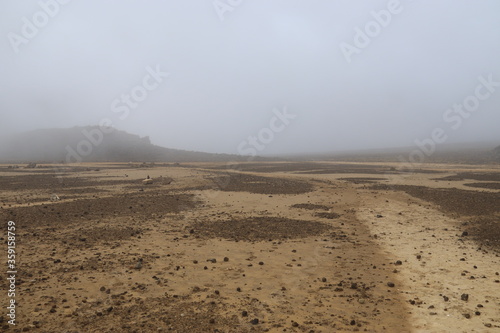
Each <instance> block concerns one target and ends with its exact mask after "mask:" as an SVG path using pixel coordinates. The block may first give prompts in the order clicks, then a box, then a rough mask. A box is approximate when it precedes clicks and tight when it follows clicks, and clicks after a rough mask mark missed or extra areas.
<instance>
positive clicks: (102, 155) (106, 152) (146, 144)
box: [0, 126, 244, 163]
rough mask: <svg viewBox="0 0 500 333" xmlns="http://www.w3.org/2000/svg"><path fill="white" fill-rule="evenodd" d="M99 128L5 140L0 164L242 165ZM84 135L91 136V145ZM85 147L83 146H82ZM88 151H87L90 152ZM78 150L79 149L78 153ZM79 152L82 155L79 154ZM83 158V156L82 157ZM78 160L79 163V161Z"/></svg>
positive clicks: (229, 157) (43, 132)
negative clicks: (147, 163) (126, 163)
mask: <svg viewBox="0 0 500 333" xmlns="http://www.w3.org/2000/svg"><path fill="white" fill-rule="evenodd" d="M97 131H99V132H100V133H102V131H100V130H99V127H98V126H86V127H73V128H57V129H39V130H34V131H30V132H26V133H21V134H17V135H13V136H10V137H8V138H4V139H2V140H1V142H0V161H2V162H18V163H19V162H61V161H64V162H68V161H70V162H79V161H83V162H140V161H147V162H212V161H230V160H231V161H234V160H236V161H238V160H239V161H241V160H243V159H244V158H243V157H241V156H237V155H229V154H210V153H202V152H193V151H186V150H179V149H169V148H164V147H160V146H156V145H153V144H151V142H150V140H149V137H140V136H138V135H134V134H130V133H127V132H125V131H120V130H116V129H114V130H112V131H111V133H107V134H103V137H102V140H101V141H102V142H99V141H100V140H99V139H100V137H99V135H97V134H96V133H97ZM84 133H94V137H93V143H92V142H91V140H90V139H89V136H85V135H84ZM85 141H86V143H82V142H85ZM89 147H90V149H89ZM79 148H80V149H79ZM78 152H80V153H82V152H83V153H82V154H79V153H78ZM85 155H86V156H85ZM78 159H80V160H78Z"/></svg>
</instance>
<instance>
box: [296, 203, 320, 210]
mask: <svg viewBox="0 0 500 333" xmlns="http://www.w3.org/2000/svg"><path fill="white" fill-rule="evenodd" d="M290 207H292V208H300V209H307V210H317V209H320V210H321V209H323V210H328V209H330V207H328V206H325V205H315V204H310V203H300V204H295V205H291V206H290Z"/></svg>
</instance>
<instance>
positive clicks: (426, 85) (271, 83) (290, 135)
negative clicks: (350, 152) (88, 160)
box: [0, 0, 500, 155]
mask: <svg viewBox="0 0 500 333" xmlns="http://www.w3.org/2000/svg"><path fill="white" fill-rule="evenodd" d="M394 1H395V0H393V1H378V0H377V1H375V0H371V1H361V0H359V1H353V0H345V1H338V0H314V1H313V0H308V1H299V0H251V1H250V0H242V1H238V0H220V1H213V0H203V1H202V0H175V1H174V0H165V1H159V0H158V1H152V0H151V1H138V0H137V1H131V0H129V1H125V0H120V1H118V0H115V1H97V0H73V1H67V0H66V1H62V0H61V1H60V2H57V1H56V0H41V1H27V0H25V1H15V0H0V8H1V10H0V36H1V38H0V66H1V71H0V131H1V133H2V134H9V133H12V132H19V131H27V130H31V129H36V128H57V127H73V126H85V125H97V124H99V122H101V121H102V120H103V119H108V120H110V121H111V122H112V124H113V126H114V127H115V128H117V129H120V130H126V131H129V132H131V133H134V134H139V135H141V136H145V135H149V136H150V138H151V141H152V143H154V144H158V145H162V146H165V147H169V148H178V149H187V150H197V151H206V152H217V153H238V152H240V153H241V152H242V151H244V150H247V151H248V149H249V148H250V147H252V146H251V144H250V140H249V137H251V136H253V137H255V138H257V140H259V141H258V142H257V144H258V145H259V147H261V148H262V147H264V148H262V149H261V150H259V152H258V153H259V154H264V155H265V154H281V153H294V152H296V153H298V152H322V151H336V150H345V149H364V148H383V147H397V146H412V145H414V142H415V140H424V139H426V138H430V137H431V135H432V134H431V133H432V131H433V130H434V129H436V128H441V129H442V130H443V131H444V133H445V135H446V136H447V142H460V141H481V140H498V141H499V143H500V131H499V124H500V85H498V86H495V85H494V84H493V87H492V86H491V85H490V86H489V87H479V88H477V87H478V85H480V84H481V82H482V81H481V80H480V79H479V78H480V77H482V78H483V81H484V80H488V77H490V78H492V81H494V82H500V2H499V1H497V0H491V1H473V0H470V1H458V0H455V1H451V0H447V1H445V0H441V1H439V0H438V1H435V0H428V1H410V0H401V1H399V5H398V4H397V3H398V1H395V2H394ZM54 4H56V5H54ZM43 8H45V9H43ZM47 8H49V9H47ZM390 9H392V11H393V13H391V11H390ZM46 12H49V14H51V15H52V16H51V15H49V14H47V13H46ZM374 13H375V14H374ZM384 13H385V14H386V13H389V14H390V18H388V17H387V16H384ZM44 15H45V16H44ZM375 17H378V19H379V20H380V21H377V20H376V18H375ZM44 18H48V20H47V21H46V22H45V21H44ZM34 20H39V21H38V25H39V26H40V27H39V28H37V27H36V25H35V29H36V30H37V31H36V33H34V32H33V30H32V29H31V30H30V29H29V27H28V28H27V27H26V24H28V25H30V24H34V23H33V22H34ZM384 20H385V21H384ZM26 22H28V23H26ZM380 22H382V23H380ZM35 23H36V22H35ZM384 25H385V26H384ZM366 27H368V28H371V29H374V30H371V31H369V33H370V34H372V37H370V36H368V35H366V36H364V37H365V38H363V37H360V36H359V30H357V29H358V28H359V29H360V30H361V31H362V33H363V34H366V30H365V28H366ZM377 27H378V28H377ZM377 29H378V30H377ZM30 32H31V33H32V34H33V35H34V36H31V35H30V34H29V33H30ZM356 38H357V39H356ZM366 39H368V42H367V41H366ZM356 41H357V42H358V44H357V45H358V46H359V45H362V47H356ZM360 41H361V42H363V43H365V44H367V45H364V44H363V43H360ZM346 45H350V46H346ZM346 47H347V48H348V49H349V50H351V51H352V50H353V49H354V48H356V49H357V52H356V53H351V54H350V56H346V54H345V52H346V51H345V50H346ZM343 50H344V51H343ZM16 51H17V52H16ZM152 71H153V72H154V71H159V72H161V73H160V74H158V73H157V74H156V76H157V79H156V80H155V78H154V75H151V72H152ZM166 73H168V75H167V74H166ZM148 75H149V76H148ZM137 87H139V88H137ZM141 87H142V88H141ZM134 88H136V93H140V92H144V91H146V93H147V96H145V98H144V100H141V101H140V102H137V103H136V104H137V105H135V104H128V105H127V104H126V102H124V101H122V99H121V98H122V97H123V95H127V94H128V95H130V94H131V92H132V90H133V89H134ZM146 88H147V89H146ZM141 89H142V90H141ZM478 89H479V90H478ZM488 89H490V90H492V91H489V90H488ZM495 89H496V90H495ZM478 91H479V94H480V97H481V98H476V101H479V104H478V105H477V107H476V108H475V109H474V111H473V112H465V113H462V114H460V113H458V112H457V111H453V109H452V108H453V105H454V104H461V103H463V102H464V100H466V99H467V98H468V97H471V96H475V94H477V93H478ZM137 96H139V95H137ZM141 98H142V96H141ZM468 101H469V102H471V101H472V102H474V97H471V98H469V99H468ZM472 102H471V103H472ZM129 103H134V101H133V100H132V101H131V102H129ZM130 105H134V107H131V106H130ZM285 109H286V112H287V113H288V114H289V115H290V118H287V119H285V121H282V120H280V119H277V120H276V119H274V120H273V118H275V117H276V113H277V112H283V110H285ZM447 110H449V111H447ZM292 116H293V119H292ZM262 131H264V132H262ZM270 131H271V132H272V138H271V137H270V136H269V135H270V134H269V133H270ZM259 133H260V134H261V135H262V136H263V138H265V142H262V141H260V139H259ZM266 135H267V136H266Z"/></svg>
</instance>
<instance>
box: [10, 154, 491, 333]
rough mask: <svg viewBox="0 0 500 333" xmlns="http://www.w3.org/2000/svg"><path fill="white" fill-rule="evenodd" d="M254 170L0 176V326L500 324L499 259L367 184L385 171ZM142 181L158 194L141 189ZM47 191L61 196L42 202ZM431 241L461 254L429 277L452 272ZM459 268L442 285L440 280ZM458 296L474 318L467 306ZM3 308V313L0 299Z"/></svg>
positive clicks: (421, 205) (479, 327)
mask: <svg viewBox="0 0 500 333" xmlns="http://www.w3.org/2000/svg"><path fill="white" fill-rule="evenodd" d="M264 166H265V167H266V168H265V169H266V170H260V169H259V170H257V169H255V170H252V164H250V163H249V164H247V165H246V167H247V168H248V170H245V171H244V172H241V171H238V170H227V171H221V170H220V168H219V166H218V165H206V164H199V165H190V166H178V167H173V166H167V165H165V166H154V167H148V168H137V167H134V168H132V167H130V165H126V164H123V165H114V164H113V165H112V164H99V165H94V166H90V165H89V168H82V167H73V168H71V167H69V168H67V169H66V170H65V171H64V172H63V173H61V172H60V171H58V173H57V174H55V173H54V172H50V170H51V169H50V168H49V167H47V168H45V169H43V168H42V169H35V170H24V169H11V170H10V169H7V168H0V186H1V188H2V192H1V194H0V205H1V207H2V208H1V209H0V218H1V220H2V223H3V224H4V225H5V224H6V222H7V221H9V220H13V221H15V222H16V227H17V242H18V248H17V250H18V258H17V260H18V277H17V279H18V280H17V281H18V286H17V288H18V294H17V302H18V308H17V314H18V317H17V325H16V326H15V327H9V325H8V324H7V323H6V316H5V315H2V322H1V323H0V325H2V326H1V328H2V329H6V330H7V329H8V330H10V331H33V332H350V331H367V332H383V331H388V332H412V331H422V332H426V331H429V332H436V331H447V329H449V331H450V332H452V331H453V332H458V331H463V332H471V331H478V332H479V331H484V330H487V329H489V328H491V329H495V328H496V327H498V326H499V324H500V323H499V319H498V318H499V312H498V307H499V295H498V292H497V291H496V290H495V287H497V289H498V286H500V285H499V284H496V285H495V282H494V280H495V277H494V273H495V270H496V271H497V273H498V271H500V269H499V264H498V262H499V261H498V257H497V256H495V254H494V253H495V250H494V249H492V250H486V249H485V248H483V249H481V251H478V250H477V247H478V245H477V244H478V243H476V241H474V240H469V239H467V238H466V239H463V238H464V237H461V238H460V237H458V236H457V235H456V234H457V233H460V232H462V229H463V230H469V229H467V228H468V227H469V226H468V225H463V224H459V223H458V221H457V220H453V218H452V217H449V216H443V213H442V212H441V211H440V207H434V206H432V204H429V203H427V202H425V201H419V200H421V199H422V198H418V199H417V198H415V197H412V196H410V195H411V193H409V194H407V193H404V192H401V189H400V188H397V187H394V186H393V187H390V188H386V187H383V188H380V189H376V188H374V187H372V186H373V184H372V183H377V182H382V183H384V182H385V180H384V179H389V178H390V177H386V175H384V172H385V171H384V170H385V169H388V168H386V167H385V166H374V165H365V166H364V167H363V168H362V169H359V170H358V171H356V170H357V169H356V168H357V166H356V165H351V166H349V165H345V164H342V166H341V168H335V167H334V165H330V164H325V165H321V166H317V165H314V164H312V165H310V164H297V165H294V164H286V165H284V164H279V163H276V164H273V163H269V164H266V165H264ZM284 166H285V168H283V167H284ZM358 166H359V165H358ZM254 167H259V168H262V167H263V165H262V164H258V165H255V166H254ZM315 167H316V169H320V170H321V172H315V169H314V168H315ZM328 168H332V169H328ZM57 170H61V169H60V168H57ZM96 170H97V171H96ZM240 170H244V169H243V168H241V169H240ZM294 170H295V171H294ZM325 170H327V171H328V170H330V171H331V172H325ZM437 173H438V172H437ZM439 173H442V171H439ZM346 174H349V175H348V176H346ZM353 174H356V175H353ZM147 175H149V176H151V177H152V178H153V179H154V184H153V185H148V186H142V183H141V180H142V179H144V178H145V177H146V176H147ZM374 175H376V177H374ZM432 175H433V174H432V172H426V173H423V174H422V175H421V176H422V177H424V176H425V177H426V179H427V178H428V179H430V178H431V177H432ZM433 176H434V177H435V176H436V175H433ZM25 177H26V178H25ZM342 177H344V178H345V177H349V178H348V179H345V180H343V179H341V178H342ZM167 179H168V181H166V180H167ZM363 179H365V181H363ZM353 180H354V181H353ZM417 180H418V179H417ZM408 181H409V183H411V181H412V179H409V180H408ZM418 181H419V184H420V183H422V181H421V180H418ZM446 181H448V180H446ZM430 183H431V181H430V180H429V184H430ZM367 184H368V185H367ZM385 185H387V184H385ZM52 193H56V194H58V195H59V197H60V199H61V200H60V201H57V202H50V200H48V199H49V198H50V195H51V194H52ZM488 193H496V192H494V190H489V192H488ZM413 195H415V194H413ZM493 200H495V199H493ZM400 213H401V214H400ZM492 214H495V212H493V213H492ZM492 216H493V217H494V216H495V215H491V214H490V215H488V216H487V218H488V221H491V218H493V217H492ZM429 218H431V219H432V218H438V219H440V220H441V221H440V222H439V224H438V226H437V227H439V228H442V229H445V228H447V230H448V231H449V232H448V231H446V232H444V231H441V233H440V234H439V240H438V239H432V236H431V234H436V233H437V231H436V230H435V229H432V228H430V227H429V225H428V224H426V223H428V222H429V221H428V219H429ZM408 221H411V225H408V226H406V225H405V224H404V223H409V222H408ZM461 222H463V221H461ZM404 228H406V229H404ZM426 228H428V229H429V230H426ZM4 230H6V228H4ZM401 230H404V231H405V232H404V233H402V232H401ZM470 232H471V234H472V233H473V231H472V230H471V231H470ZM427 234H428V235H427ZM416 235H418V237H416ZM426 237H428V238H429V239H430V241H429V242H426V241H422V239H427V238H426ZM443 239H444V240H443ZM3 241H4V240H3ZM433 242H434V243H433ZM433 244H434V245H433ZM437 245H439V246H442V247H443V248H439V251H450V253H448V254H447V257H446V258H448V259H449V260H455V257H454V256H455V255H458V256H459V257H460V258H458V257H457V258H456V261H457V262H456V263H455V262H453V263H452V264H449V267H445V266H443V267H440V266H439V265H446V264H447V263H446V262H440V261H439V260H441V259H439V258H441V257H443V256H437V255H434V257H433V256H432V255H431V254H429V253H433V252H434V250H432V251H431V247H432V246H437ZM488 245H491V244H488ZM4 246H5V245H4ZM417 247H420V248H417ZM488 251H489V252H488ZM466 252H467V255H465V254H462V253H466ZM418 255H420V258H419V259H417V256H418ZM462 257H464V258H465V260H464V261H460V260H459V259H462ZM434 258H437V259H434ZM438 259H439V260H438ZM433 260H434V261H433ZM443 260H444V259H443ZM484 262H489V268H488V269H487V270H485V268H484V266H483V263H484ZM433 265H438V266H439V267H434V266H433ZM461 265H468V266H472V265H474V266H476V265H477V267H479V268H478V269H479V270H481V273H479V271H478V272H477V273H475V272H474V273H475V274H476V275H477V279H470V276H471V274H472V273H471V271H472V270H473V268H469V270H466V269H465V268H463V267H462V266H461ZM468 266H467V267H468ZM459 267H462V268H463V269H462V268H460V269H459ZM464 267H465V266H464ZM443 268H446V272H444V271H443ZM455 271H456V272H455ZM463 271H467V272H468V273H467V274H465V276H464V275H461V273H463ZM454 273H457V274H456V275H457V276H454V275H453V278H452V279H451V276H450V285H449V286H448V285H447V286H443V285H440V286H439V288H442V289H443V290H440V289H439V288H438V283H437V282H436V281H437V280H439V279H440V278H444V279H446V278H447V277H448V275H446V274H454ZM426 274H433V275H432V277H433V280H432V281H430V279H427V278H426ZM439 274H441V275H439ZM442 274H445V275H442ZM482 276H484V278H482ZM497 278H498V277H497ZM427 280H429V281H427ZM462 280H464V281H462ZM426 283H427V284H430V285H429V286H428V285H426ZM471 283H472V284H471ZM457 285H458V286H459V287H457ZM6 287H7V285H6V282H5V281H2V289H6ZM460 287H463V288H472V289H471V290H470V291H467V290H465V289H464V290H465V291H463V290H461V289H460ZM446 288H448V290H447V289H446ZM450 288H451V289H450ZM453 288H454V289H453ZM480 289H481V290H480ZM482 289H484V290H482ZM465 292H467V293H468V294H469V295H470V301H471V302H472V301H473V302H475V303H482V304H480V305H482V307H481V309H478V308H477V305H478V304H469V303H467V304H466V305H464V304H465V302H464V301H462V300H460V295H461V294H462V293H465ZM440 293H441V294H443V295H444V294H446V295H447V296H446V297H448V301H447V303H446V304H445V305H443V304H444V303H443V302H444V301H443V300H442V297H443V296H440V295H439V294H440ZM481 297H482V298H481ZM457 298H458V300H457ZM2 302H3V303H2V308H5V307H4V305H6V297H3V298H2ZM431 306H432V307H431ZM444 306H447V308H446V310H445V308H444ZM479 310H480V311H481V315H477V314H475V312H474V311H476V312H479ZM466 311H468V313H470V314H471V316H469V318H466V317H465V316H464V312H466ZM452 323H454V324H452ZM453 325H455V326H453ZM454 327H458V330H455V328H454Z"/></svg>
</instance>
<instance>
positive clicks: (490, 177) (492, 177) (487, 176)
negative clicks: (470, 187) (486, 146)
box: [435, 172, 500, 182]
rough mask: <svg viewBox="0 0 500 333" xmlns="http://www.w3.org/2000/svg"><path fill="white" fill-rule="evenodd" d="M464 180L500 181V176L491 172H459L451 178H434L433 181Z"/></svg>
mask: <svg viewBox="0 0 500 333" xmlns="http://www.w3.org/2000/svg"><path fill="white" fill-rule="evenodd" d="M465 179H472V180H481V181H497V182H499V181H500V175H499V174H498V173H491V172H481V173H478V172H460V173H457V174H455V175H453V176H447V177H442V178H436V179H435V180H451V181H460V180H465Z"/></svg>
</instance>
